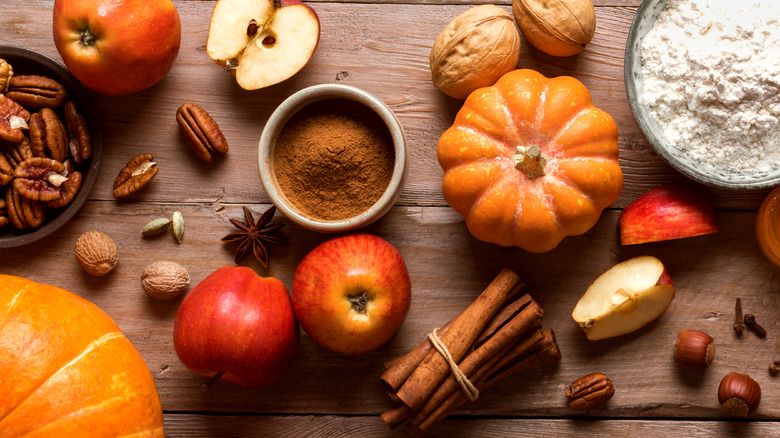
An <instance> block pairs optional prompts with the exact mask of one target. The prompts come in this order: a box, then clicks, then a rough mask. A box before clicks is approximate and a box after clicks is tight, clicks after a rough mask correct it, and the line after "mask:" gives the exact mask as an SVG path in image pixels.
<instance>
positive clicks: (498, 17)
mask: <svg viewBox="0 0 780 438" xmlns="http://www.w3.org/2000/svg"><path fill="white" fill-rule="evenodd" d="M519 59H520V33H519V32H518V30H517V26H515V23H514V22H513V21H512V15H510V14H509V13H508V12H506V11H504V10H503V9H501V8H499V7H498V6H495V5H480V6H474V7H472V8H470V9H467V10H466V11H465V12H463V13H462V14H460V15H458V16H457V17H455V19H454V20H452V22H450V24H448V25H447V26H446V27H445V28H444V30H442V31H441V33H440V34H439V37H438V38H436V42H435V43H434V44H433V49H432V50H431V56H430V62H431V75H432V79H433V85H435V86H436V87H437V88H439V89H440V90H441V91H443V92H444V93H445V94H447V95H448V96H451V97H454V98H456V99H465V98H466V97H468V95H469V94H471V92H472V91H474V90H476V89H477V88H481V87H488V86H491V85H493V84H494V83H495V82H496V81H497V80H498V78H500V77H501V76H503V75H504V73H507V72H509V71H511V70H514V69H515V68H516V67H517V61H518V60H519Z"/></svg>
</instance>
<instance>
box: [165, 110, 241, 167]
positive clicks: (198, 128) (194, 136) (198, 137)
mask: <svg viewBox="0 0 780 438" xmlns="http://www.w3.org/2000/svg"><path fill="white" fill-rule="evenodd" d="M176 121H177V122H179V126H180V127H181V132H182V133H183V134H184V138H185V139H186V140H187V143H188V144H189V145H190V148H192V150H193V151H195V153H196V154H197V155H198V157H200V158H201V159H202V160H204V161H209V162H210V161H212V160H213V159H214V156H215V155H216V154H225V153H227V151H228V144H227V140H225V136H224V135H223V134H222V131H221V130H220V129H219V126H218V125H217V122H215V121H214V119H212V118H211V116H210V115H209V114H208V113H207V112H206V110H204V109H203V108H201V107H199V106H198V105H195V104H194V103H185V104H184V105H182V106H180V107H179V109H178V110H176Z"/></svg>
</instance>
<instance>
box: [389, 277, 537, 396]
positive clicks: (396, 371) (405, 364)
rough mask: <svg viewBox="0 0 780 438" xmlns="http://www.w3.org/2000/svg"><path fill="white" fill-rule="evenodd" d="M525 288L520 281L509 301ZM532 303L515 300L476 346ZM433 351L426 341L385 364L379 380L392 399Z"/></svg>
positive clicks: (522, 299) (440, 331)
mask: <svg viewBox="0 0 780 438" xmlns="http://www.w3.org/2000/svg"><path fill="white" fill-rule="evenodd" d="M523 286H525V283H524V282H522V281H520V280H519V279H518V282H517V284H516V285H515V286H514V287H513V288H512V290H511V291H510V292H509V294H508V295H507V299H509V298H511V297H513V296H514V295H515V294H517V292H519V291H520V290H521V289H522V288H523ZM530 301H531V297H530V295H528V294H526V295H523V297H522V298H521V299H518V300H515V301H514V302H513V303H512V304H511V306H513V307H512V308H509V307H507V308H504V309H503V310H502V311H501V312H499V314H497V315H496V316H495V317H494V318H493V319H492V320H491V321H490V322H489V323H488V325H487V326H486V327H485V329H484V330H483V332H482V333H481V334H480V335H479V338H478V340H477V341H476V342H475V345H478V344H480V343H482V342H484V341H485V339H487V338H488V337H490V336H491V335H492V333H494V332H495V330H497V329H498V328H499V327H500V326H501V325H502V324H503V323H506V321H508V320H509V319H510V318H511V317H512V316H514V314H515V313H517V312H518V311H519V310H520V309H522V307H524V306H525V305H527V304H528V302H530ZM462 313H463V312H461V313H459V314H458V315H456V316H455V317H454V318H453V319H451V320H450V321H449V322H448V323H447V324H445V325H444V326H443V327H442V328H440V329H439V336H443V335H444V334H445V333H446V332H447V330H448V329H449V328H450V324H452V321H454V320H455V319H457V318H458V317H459V316H460V315H461V314H462ZM431 349H433V345H431V343H430V341H428V340H427V339H426V340H425V341H423V342H422V343H420V345H418V346H417V347H415V349H414V350H412V351H410V352H409V353H406V354H405V355H403V356H400V357H396V358H394V359H390V360H388V361H386V362H385V363H384V366H385V370H386V371H385V372H384V373H383V374H382V375H381V376H380V377H379V380H380V381H381V382H382V384H383V385H384V386H385V389H386V390H387V391H388V393H390V394H391V397H393V396H395V392H396V391H398V389H399V388H400V387H401V385H403V383H404V382H405V381H406V379H407V378H408V377H409V376H410V375H411V374H412V371H414V369H415V368H417V366H418V365H420V362H422V361H423V359H425V356H426V355H427V354H428V353H429V352H430V351H431ZM396 401H397V400H396Z"/></svg>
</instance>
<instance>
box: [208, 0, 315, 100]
mask: <svg viewBox="0 0 780 438" xmlns="http://www.w3.org/2000/svg"><path fill="white" fill-rule="evenodd" d="M319 40H320V20H319V17H318V16H317V13H316V12H314V10H313V9H312V8H310V7H309V6H306V5H305V4H303V3H301V2H300V1H298V0H218V1H217V4H216V5H215V6H214V11H213V12H212V14H211V22H210V23H209V36H208V40H207V41H206V53H207V54H208V55H209V57H210V58H211V59H213V60H214V61H216V62H217V64H219V65H221V66H222V67H223V68H224V69H225V70H227V71H229V72H231V73H233V76H235V78H236V81H237V82H238V85H239V86H240V87H241V88H243V89H245V90H257V89H259V88H263V87H268V86H270V85H274V84H277V83H279V82H282V81H284V80H285V79H288V78H290V77H292V76H293V75H294V74H296V73H298V71H300V70H301V69H302V68H303V67H304V66H305V65H306V63H308V62H309V59H310V58H311V57H312V55H313V54H314V50H315V49H316V48H317V44H318V43H319Z"/></svg>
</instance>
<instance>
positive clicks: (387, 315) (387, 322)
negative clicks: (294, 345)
mask: <svg viewBox="0 0 780 438" xmlns="http://www.w3.org/2000/svg"><path fill="white" fill-rule="evenodd" d="M292 291H293V292H292V293H293V308H294V310H295V316H296V317H297V318H298V321H299V322H300V323H301V326H302V327H303V329H304V330H305V331H306V333H308V334H309V336H310V337H311V338H312V339H314V341H315V342H317V343H318V344H320V345H322V346H323V347H325V348H328V349H330V350H333V351H336V352H338V353H345V354H357V353H363V352H366V351H369V350H373V349H375V348H377V347H379V346H380V345H382V344H384V343H385V342H387V341H388V340H389V339H390V338H391V337H392V336H393V334H395V332H396V331H397V330H398V328H399V327H400V326H401V323H402V322H403V321H404V319H405V318H406V314H407V313H408V312H409V306H410V304H411V296H412V288H411V282H410V280H409V272H408V271H407V269H406V263H405V262H404V259H403V257H402V256H401V253H400V252H398V250H397V249H396V248H395V247H394V246H393V245H392V244H391V243H390V242H388V241H386V240H384V239H382V238H381V237H377V236H374V235H371V234H352V235H347V236H342V237H337V238H334V239H331V240H328V241H326V242H324V243H322V244H320V245H319V246H317V247H316V248H314V249H313V250H312V251H311V252H309V253H308V254H307V255H306V257H304V258H303V260H302V261H301V263H300V264H299V265H298V268H297V269H296V270H295V276H294V278H293V287H292Z"/></svg>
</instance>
